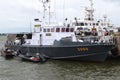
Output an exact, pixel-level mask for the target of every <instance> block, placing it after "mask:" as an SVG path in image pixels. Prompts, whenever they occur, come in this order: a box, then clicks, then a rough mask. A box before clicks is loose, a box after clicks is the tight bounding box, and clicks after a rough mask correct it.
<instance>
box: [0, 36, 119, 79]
mask: <svg viewBox="0 0 120 80" xmlns="http://www.w3.org/2000/svg"><path fill="white" fill-rule="evenodd" d="M5 39H6V38H5V37H0V45H1V47H3V45H4V42H5ZM1 47H0V48H1ZM0 80H120V59H119V58H117V59H108V60H106V61H105V62H103V63H95V62H81V61H65V60H64V61H63V60H62V61H61V60H50V61H47V62H46V63H43V64H41V63H32V62H24V61H21V59H20V58H18V57H15V58H14V59H11V60H5V59H4V58H3V57H0Z"/></svg>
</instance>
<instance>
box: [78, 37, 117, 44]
mask: <svg viewBox="0 0 120 80" xmlns="http://www.w3.org/2000/svg"><path fill="white" fill-rule="evenodd" d="M76 38H77V41H78V42H79V41H80V42H88V43H90V44H101V43H102V44H115V40H114V38H113V36H84V37H81V36H76Z"/></svg>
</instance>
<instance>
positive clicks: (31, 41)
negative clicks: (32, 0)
mask: <svg viewBox="0 0 120 80" xmlns="http://www.w3.org/2000/svg"><path fill="white" fill-rule="evenodd" d="M48 2H49V1H48V0H47V1H45V2H43V5H44V7H45V4H46V3H48ZM35 21H38V22H39V24H35V26H34V32H32V33H29V34H9V35H8V39H7V41H6V44H5V48H7V49H9V50H12V51H15V52H17V53H19V55H20V57H22V58H28V59H33V61H34V60H37V61H38V60H39V59H36V57H37V56H39V58H41V59H42V60H43V61H44V60H45V59H47V58H50V59H71V60H83V61H100V62H101V61H104V60H105V59H106V58H107V57H108V55H109V53H110V51H111V50H112V49H113V48H114V46H115V44H114V43H113V38H112V37H111V36H110V35H106V36H105V35H102V36H92V35H89V36H84V37H83V36H78V35H76V34H75V26H71V25H59V24H56V23H54V24H52V23H45V22H40V21H39V20H38V19H35ZM49 22H50V21H49ZM33 57H34V58H33Z"/></svg>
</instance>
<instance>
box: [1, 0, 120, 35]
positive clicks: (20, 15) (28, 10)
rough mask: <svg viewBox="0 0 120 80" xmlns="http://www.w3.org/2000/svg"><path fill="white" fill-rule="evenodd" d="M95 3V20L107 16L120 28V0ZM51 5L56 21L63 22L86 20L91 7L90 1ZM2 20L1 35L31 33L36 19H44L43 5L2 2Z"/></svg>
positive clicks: (60, 0)
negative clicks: (88, 8)
mask: <svg viewBox="0 0 120 80" xmlns="http://www.w3.org/2000/svg"><path fill="white" fill-rule="evenodd" d="M93 1H94V8H95V13H94V16H95V18H102V17H103V15H107V17H108V18H109V19H110V21H111V22H112V23H114V24H115V25H116V26H120V22H119V21H120V17H119V14H120V10H119V9H120V0H93ZM51 4H52V5H51V8H52V10H51V11H52V12H54V13H53V14H56V21H58V22H63V20H64V18H66V17H68V19H71V20H72V19H74V17H79V18H81V19H82V18H84V7H86V6H89V0H51ZM63 8H64V9H63ZM63 13H64V14H63ZM53 17H55V16H53ZM0 18H1V19H0V33H12V32H29V31H30V24H31V25H32V28H33V25H34V24H33V20H34V18H42V4H40V3H39V0H2V1H1V2H0Z"/></svg>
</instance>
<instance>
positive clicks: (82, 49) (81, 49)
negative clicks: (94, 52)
mask: <svg viewBox="0 0 120 80" xmlns="http://www.w3.org/2000/svg"><path fill="white" fill-rule="evenodd" d="M88 50H89V49H88V48H87V47H82V48H77V51H79V52H81V51H88Z"/></svg>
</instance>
